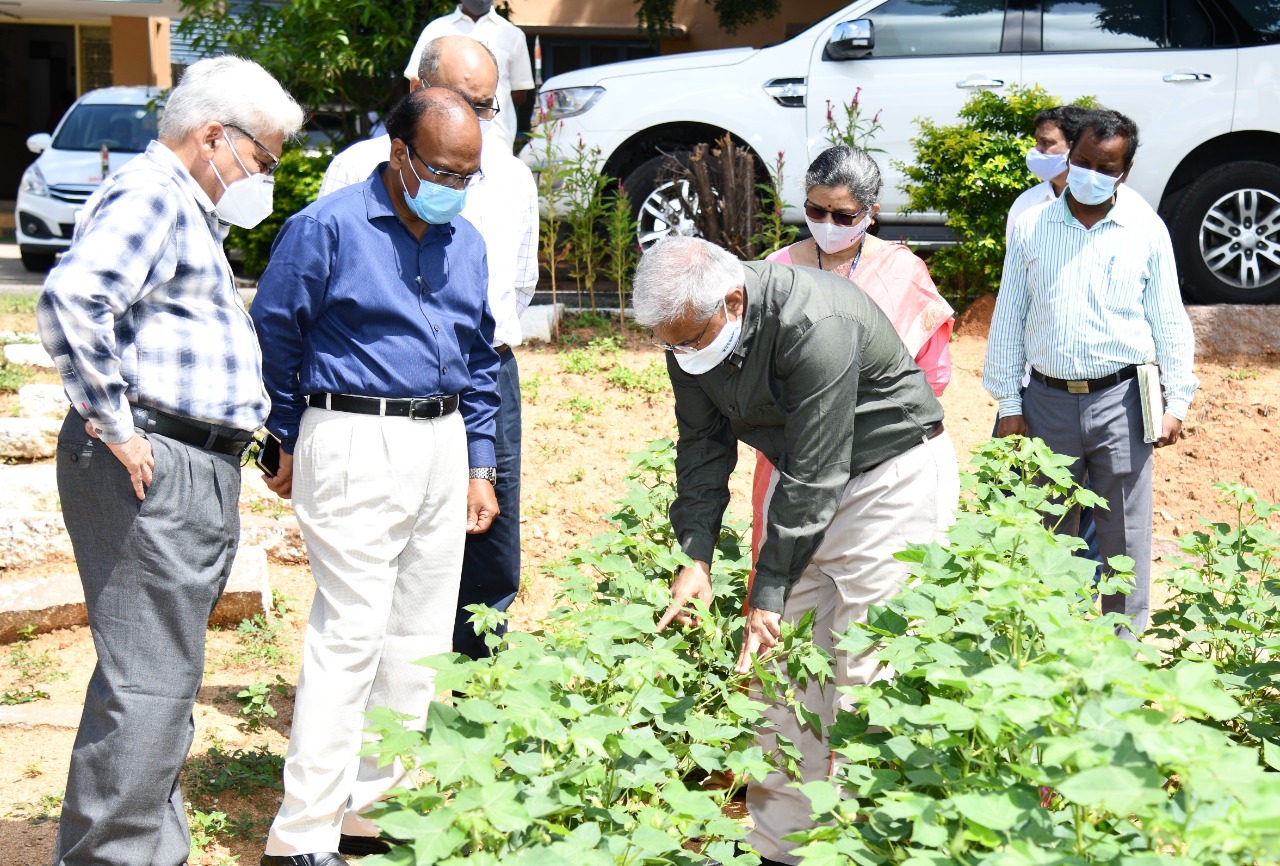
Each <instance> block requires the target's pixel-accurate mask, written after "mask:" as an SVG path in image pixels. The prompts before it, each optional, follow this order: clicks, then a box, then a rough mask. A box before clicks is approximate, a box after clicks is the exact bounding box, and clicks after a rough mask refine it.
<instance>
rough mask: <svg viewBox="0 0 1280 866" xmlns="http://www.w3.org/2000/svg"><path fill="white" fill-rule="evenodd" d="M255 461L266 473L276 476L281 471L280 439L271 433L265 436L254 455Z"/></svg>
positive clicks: (272, 476)
mask: <svg viewBox="0 0 1280 866" xmlns="http://www.w3.org/2000/svg"><path fill="white" fill-rule="evenodd" d="M253 462H254V463H256V464H257V465H258V468H259V469H261V470H262V471H263V473H264V474H266V475H267V476H269V477H271V478H275V477H276V475H277V474H278V473H279V472H280V440H279V439H277V438H276V437H274V436H272V435H271V434H270V433H268V434H267V435H266V436H265V437H263V439H262V442H261V443H260V444H259V445H258V451H257V453H256V454H254V455H253Z"/></svg>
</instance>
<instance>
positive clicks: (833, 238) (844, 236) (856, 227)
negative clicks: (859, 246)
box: [804, 209, 871, 256]
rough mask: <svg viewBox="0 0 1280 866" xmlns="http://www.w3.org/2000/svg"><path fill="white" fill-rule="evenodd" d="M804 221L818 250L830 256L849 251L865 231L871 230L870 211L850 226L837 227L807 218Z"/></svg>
mask: <svg viewBox="0 0 1280 866" xmlns="http://www.w3.org/2000/svg"><path fill="white" fill-rule="evenodd" d="M804 221H805V223H807V224H808V226H809V232H810V233H811V234H812V235H813V240H814V242H815V243H816V244H817V245H818V248H819V249H821V250H822V251H823V252H824V253H826V254H827V255H829V256H830V255H835V254H836V253H838V252H840V251H841V250H847V249H849V247H851V246H853V245H854V244H856V243H857V242H858V239H859V238H861V237H862V236H863V235H864V234H866V233H867V229H869V228H871V211H870V209H868V210H867V215H866V216H864V217H863V218H862V219H861V220H859V221H858V222H856V223H854V224H853V225H851V226H838V225H836V224H835V223H833V222H821V223H816V222H814V221H813V220H811V219H809V218H808V217H805V218H804Z"/></svg>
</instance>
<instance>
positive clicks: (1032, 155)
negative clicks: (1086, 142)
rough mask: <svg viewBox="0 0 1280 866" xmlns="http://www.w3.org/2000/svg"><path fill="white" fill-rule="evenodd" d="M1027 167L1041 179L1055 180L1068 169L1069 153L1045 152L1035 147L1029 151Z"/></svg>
mask: <svg viewBox="0 0 1280 866" xmlns="http://www.w3.org/2000/svg"><path fill="white" fill-rule="evenodd" d="M1027 168H1028V169H1029V170H1030V171H1031V173H1032V174H1034V175H1035V176H1036V177H1038V178H1040V179H1041V180H1053V179H1054V178H1055V177H1057V176H1058V175H1060V174H1062V173H1063V172H1064V171H1066V170H1067V155H1066V154H1065V153H1044V152H1042V151H1041V150H1040V149H1039V148H1037V147H1033V148H1031V149H1030V150H1028V151H1027Z"/></svg>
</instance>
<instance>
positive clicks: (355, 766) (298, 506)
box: [266, 408, 468, 855]
mask: <svg viewBox="0 0 1280 866" xmlns="http://www.w3.org/2000/svg"><path fill="white" fill-rule="evenodd" d="M467 484H468V482H467V436H466V430H465V428H464V427H463V423H462V418H461V416H460V415H459V414H458V413H456V412H455V413H453V414H451V415H447V416H445V417H443V418H438V419H435V420H430V421H411V420H409V419H408V418H383V417H379V416H376V415H355V414H349V413H346V412H332V411H329V410H326V409H316V408H311V409H307V410H306V413H305V414H304V415H303V417H302V427H301V430H300V432H299V436H298V444H297V447H296V449H295V451H294V464H293V507H294V512H295V513H296V514H297V516H298V523H299V525H300V526H301V527H302V535H303V537H304V538H305V540H306V542H307V555H308V556H309V557H310V560H311V571H312V574H313V575H314V577H315V581H316V595H315V601H314V602H313V604H312V606H311V618H310V620H308V622H307V634H306V642H305V645H304V647H303V658H302V673H301V674H300V676H299V678H298V693H297V697H296V698H295V699H294V710H293V729H292V731H291V733H290V737H289V752H288V755H287V757H286V758H285V765H284V801H283V802H282V803H281V806H280V812H279V814H277V815H276V818H275V821H274V822H273V823H272V825H271V833H270V836H269V837H268V839H267V847H266V853H268V854H277V855H285V854H309V853H321V852H327V851H337V850H338V836H339V833H340V832H346V833H351V834H354V835H376V833H377V828H376V826H375V825H374V824H373V823H372V822H370V821H368V820H366V819H363V818H360V817H359V813H360V812H361V811H362V810H364V809H367V808H368V807H369V806H370V805H371V804H373V803H374V802H375V801H376V800H377V799H378V798H379V796H381V795H382V794H383V793H384V792H385V791H386V790H387V789H388V788H390V787H392V786H393V785H395V784H397V783H398V782H399V780H400V779H401V778H402V777H403V770H402V769H401V768H400V767H399V766H398V765H397V764H391V765H388V766H385V767H382V768H379V767H378V766H377V760H376V759H375V758H363V759H361V758H360V757H358V755H359V751H360V748H361V746H362V744H363V742H364V741H365V740H366V739H368V736H367V735H365V734H364V733H363V731H364V728H365V727H366V721H365V712H366V711H367V710H369V709H370V708H373V707H390V708H392V709H394V710H397V711H399V712H403V713H409V714H411V715H413V716H416V717H418V719H419V722H418V724H421V720H424V719H425V717H426V713H427V709H428V707H429V706H430V702H431V699H432V698H433V697H434V694H433V689H432V684H433V680H434V672H433V671H431V670H429V669H428V668H425V667H422V666H421V665H415V664H414V662H415V661H416V660H418V659H421V658H424V657H426V656H429V655H434V654H436V653H441V652H448V651H449V648H450V644H451V642H452V638H453V616H454V610H455V608H456V606H457V601H458V583H459V579H460V578H459V576H460V574H461V569H462V554H463V549H464V544H465V540H466V520H467Z"/></svg>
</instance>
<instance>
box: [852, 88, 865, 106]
mask: <svg viewBox="0 0 1280 866" xmlns="http://www.w3.org/2000/svg"><path fill="white" fill-rule="evenodd" d="M860 96H862V88H861V87H859V88H858V89H857V90H855V91H854V92H853V102H851V103H850V104H849V107H850V108H857V107H858V97H860Z"/></svg>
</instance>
